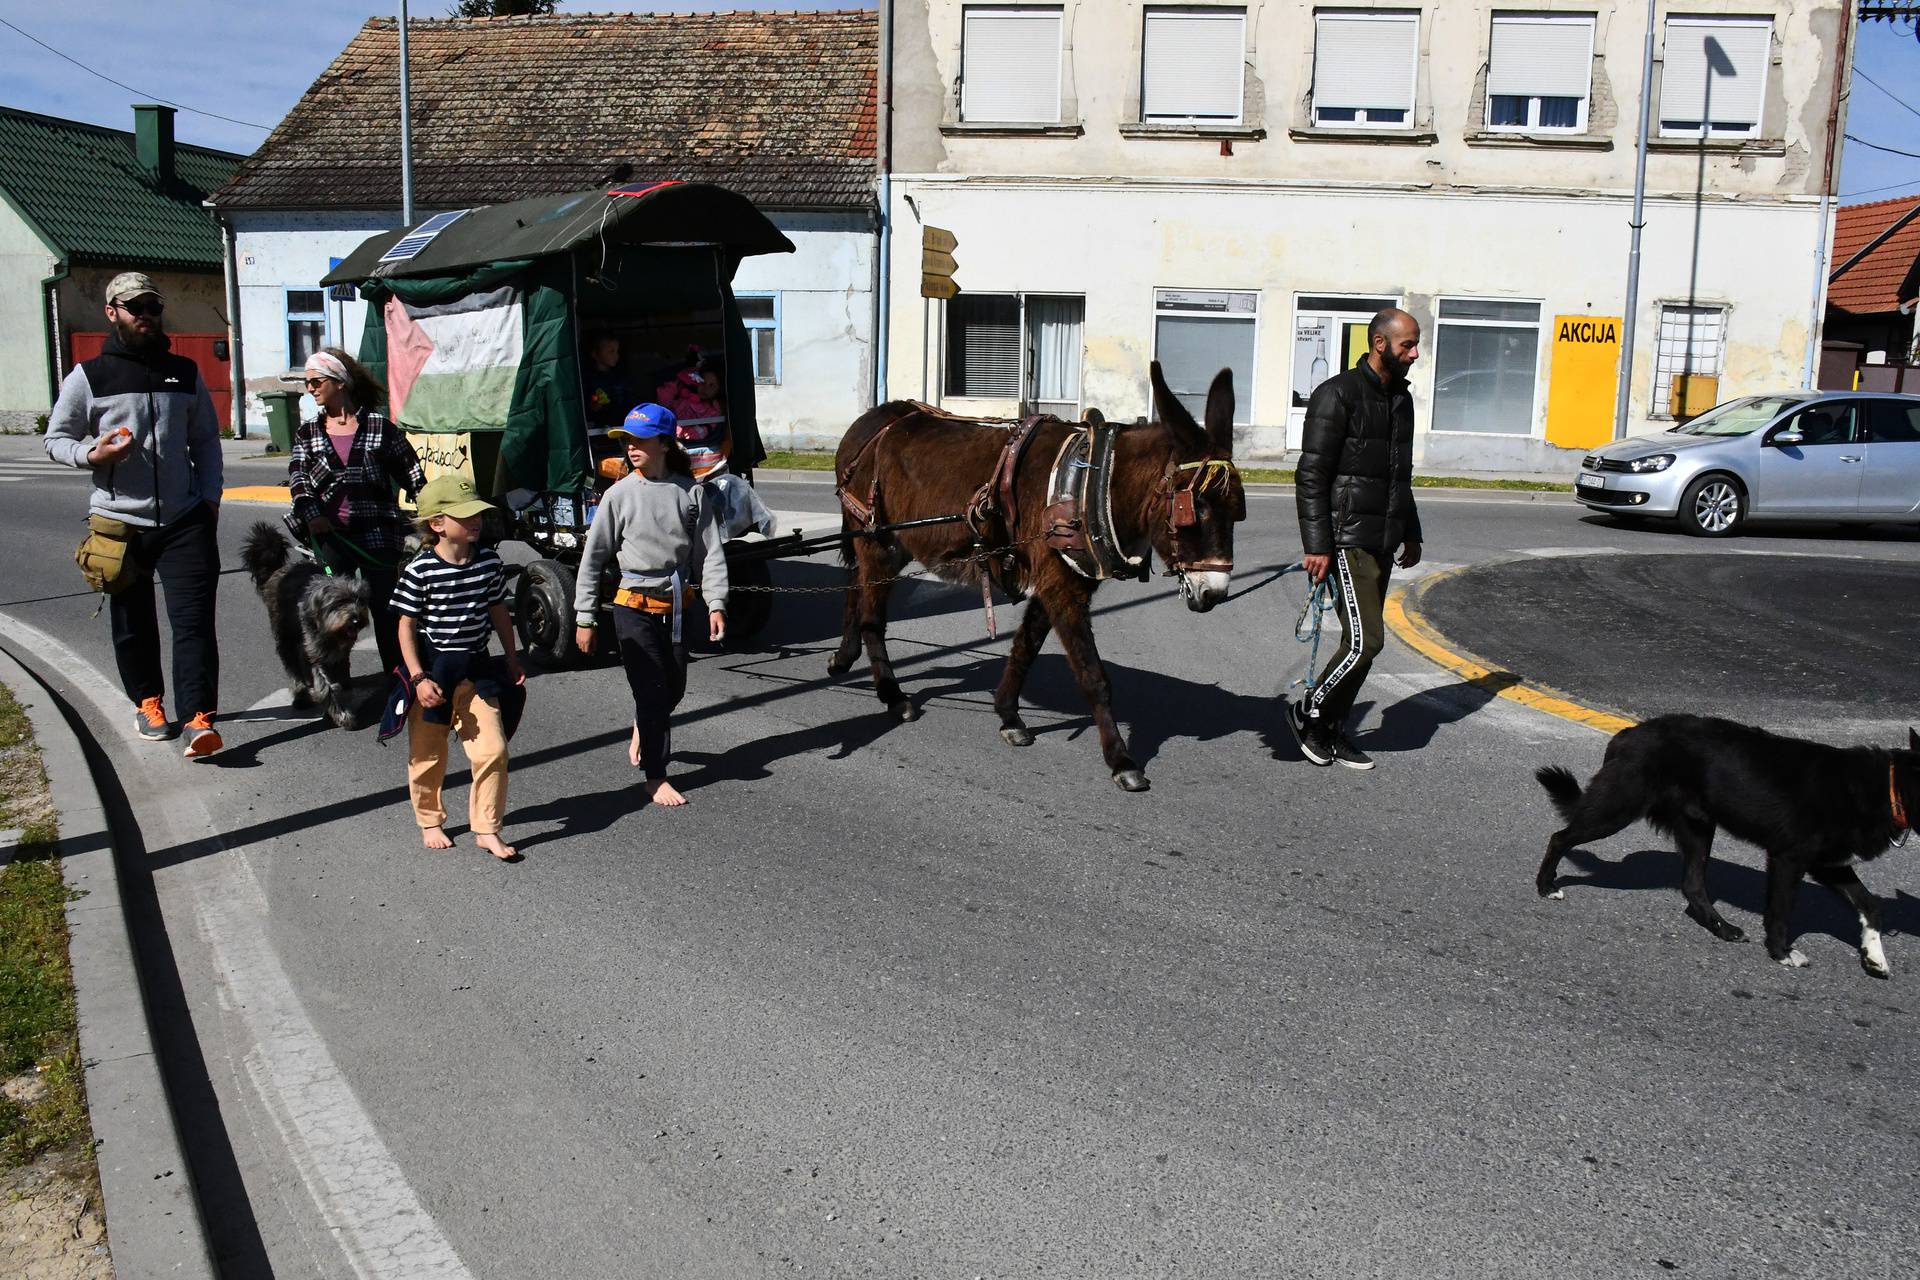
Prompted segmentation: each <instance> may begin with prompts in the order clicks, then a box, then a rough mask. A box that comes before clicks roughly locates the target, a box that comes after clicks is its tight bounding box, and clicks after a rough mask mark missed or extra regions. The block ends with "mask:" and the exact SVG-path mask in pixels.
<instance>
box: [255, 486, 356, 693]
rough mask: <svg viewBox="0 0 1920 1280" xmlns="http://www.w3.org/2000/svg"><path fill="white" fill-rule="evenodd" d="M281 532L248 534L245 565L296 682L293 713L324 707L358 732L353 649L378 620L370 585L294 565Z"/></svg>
mask: <svg viewBox="0 0 1920 1280" xmlns="http://www.w3.org/2000/svg"><path fill="white" fill-rule="evenodd" d="M291 551H292V547H291V546H290V545H289V544H288V542H287V540H286V538H285V537H283V536H282V535H281V533H280V531H279V530H278V529H276V528H274V527H273V526H272V525H270V524H268V523H267V522H266V521H264V520H262V521H260V522H258V523H256V524H255V525H254V526H253V528H251V529H249V530H248V531H247V538H246V541H245V542H244V543H243V544H242V545H241V549H240V558H241V559H242V560H243V561H244V562H245V563H246V566H247V572H248V573H249V574H251V575H252V577H253V585H254V586H255V587H256V588H258V589H259V592H260V598H261V599H262V600H264V601H266V605H267V625H268V626H269V627H270V628H272V630H273V646H274V648H275V649H276V650H278V651H279V654H280V663H281V665H282V666H284V667H285V668H286V669H287V677H288V678H289V679H290V680H292V681H293V705H294V706H296V707H305V706H311V705H312V704H314V703H316V702H317V703H319V704H320V706H321V707H322V708H323V709H324V710H325V711H326V713H327V718H328V719H329V720H331V721H333V722H334V723H335V724H337V725H339V726H340V727H341V728H342V729H357V728H359V727H360V724H361V721H360V717H358V716H357V715H355V714H354V713H353V711H352V709H351V708H349V707H348V706H347V705H346V702H345V696H346V693H347V684H348V681H349V679H350V678H351V673H350V670H349V667H350V664H351V662H352V657H353V646H354V644H355V642H357V641H358V640H359V639H360V632H361V631H362V630H363V629H364V628H365V627H366V626H367V625H368V623H369V622H370V621H371V620H372V618H371V615H370V614H369V613H368V612H367V584H366V583H365V582H362V581H361V580H360V579H359V578H347V577H333V576H330V575H329V574H328V573H327V571H326V570H325V569H322V568H321V567H320V566H319V565H318V564H316V563H314V562H313V561H312V560H310V559H306V558H304V557H303V558H301V559H297V560H296V559H294V558H293V557H292V555H291V554H290V553H291Z"/></svg>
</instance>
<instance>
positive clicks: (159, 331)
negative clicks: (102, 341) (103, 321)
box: [109, 317, 166, 351]
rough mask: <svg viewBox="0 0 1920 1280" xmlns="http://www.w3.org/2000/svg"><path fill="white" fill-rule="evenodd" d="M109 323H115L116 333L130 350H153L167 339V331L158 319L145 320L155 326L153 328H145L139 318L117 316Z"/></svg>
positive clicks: (114, 330)
mask: <svg viewBox="0 0 1920 1280" xmlns="http://www.w3.org/2000/svg"><path fill="white" fill-rule="evenodd" d="M109 323H111V324H112V325H113V332H114V334H115V335H116V336H117V337H118V338H119V339H120V341H121V343H122V345H124V346H125V347H126V348H127V350H129V351H152V350H154V349H156V348H158V347H160V346H161V345H162V344H163V343H165V341H166V331H165V330H164V329H163V328H162V327H161V325H160V321H158V320H153V319H150V320H147V321H145V323H146V324H150V325H152V326H153V327H152V328H151V329H143V328H142V327H141V325H142V322H141V321H138V320H121V319H119V318H117V317H116V318H115V319H113V320H111V321H109Z"/></svg>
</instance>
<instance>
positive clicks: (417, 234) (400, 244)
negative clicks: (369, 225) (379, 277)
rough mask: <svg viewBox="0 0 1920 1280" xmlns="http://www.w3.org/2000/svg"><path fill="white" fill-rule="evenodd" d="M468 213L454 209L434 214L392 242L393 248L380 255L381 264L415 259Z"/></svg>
mask: <svg viewBox="0 0 1920 1280" xmlns="http://www.w3.org/2000/svg"><path fill="white" fill-rule="evenodd" d="M468 212H470V210H467V209H455V210H454V211H453V212H452V213H436V214H434V215H433V216H432V217H431V218H428V219H427V220H426V221H425V222H423V223H421V224H420V225H419V226H417V227H415V228H414V229H413V230H411V231H409V232H407V234H405V235H404V236H401V237H400V238H399V239H398V240H396V241H395V242H394V245H393V248H391V249H389V250H387V251H386V252H385V253H383V254H381V255H380V261H382V262H405V261H407V260H408V259H409V258H413V257H417V256H418V255H419V253H420V251H421V250H422V249H424V248H426V247H427V246H428V245H430V244H432V243H433V238H434V237H435V236H437V235H439V234H440V233H441V232H442V231H445V230H446V229H447V228H448V227H450V226H452V225H453V224H454V221H455V220H456V219H458V218H460V217H462V216H463V215H465V214H467V213H468Z"/></svg>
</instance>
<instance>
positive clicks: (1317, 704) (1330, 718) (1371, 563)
mask: <svg viewBox="0 0 1920 1280" xmlns="http://www.w3.org/2000/svg"><path fill="white" fill-rule="evenodd" d="M1392 576H1393V557H1392V556H1391V555H1389V554H1388V553H1386V552H1381V551H1363V550H1360V549H1358V548H1355V547H1342V548H1340V549H1339V550H1338V551H1336V552H1334V555H1333V567H1332V568H1331V569H1330V570H1328V572H1327V578H1328V579H1329V580H1330V581H1331V582H1332V583H1333V596H1334V602H1335V605H1336V607H1337V609H1338V612H1339V614H1340V630H1341V633H1342V643H1341V645H1340V652H1338V653H1336V654H1334V655H1333V661H1331V662H1329V663H1328V664H1327V668H1326V670H1324V671H1322V672H1321V673H1320V682H1319V683H1318V684H1316V685H1314V687H1313V694H1312V696H1311V697H1309V698H1308V699H1307V714H1308V715H1309V716H1311V717H1314V718H1315V719H1317V720H1318V721H1319V723H1320V724H1321V725H1323V726H1325V727H1326V728H1328V729H1332V730H1338V729H1339V728H1340V727H1341V726H1342V725H1344V724H1345V723H1346V720H1347V714H1348V713H1349V712H1351V711H1352V710H1353V700H1354V699H1355V698H1356V697H1358V696H1359V694H1360V686H1361V685H1362V684H1364V683H1366V679H1367V672H1368V671H1370V670H1372V668H1373V660H1374V659H1375V658H1376V657H1378V656H1379V654H1380V650H1381V647H1382V646H1384V645H1385V644H1386V642H1387V634H1386V627H1385V624H1384V623H1383V622H1382V620H1381V616H1380V614H1381V609H1382V606H1384V605H1385V604H1386V599H1387V582H1388V580H1389V579H1390V578H1391V577H1392Z"/></svg>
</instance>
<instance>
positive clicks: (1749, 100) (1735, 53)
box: [1660, 18, 1773, 125]
mask: <svg viewBox="0 0 1920 1280" xmlns="http://www.w3.org/2000/svg"><path fill="white" fill-rule="evenodd" d="M1709 41H1711V42H1712V43H1711V45H1709ZM1772 42H1773V24H1772V23H1770V22H1727V21H1713V20H1711V19H1704V18H1702V19H1694V18H1687V19H1680V18H1673V19H1669V20H1668V22H1667V43H1666V52H1665V53H1664V54H1663V55H1662V59H1663V60H1662V62H1661V69H1660V119H1661V120H1663V121H1679V122H1692V121H1698V120H1707V119H1711V120H1712V121H1713V123H1715V124H1732V125H1742V124H1744V125H1757V124H1759V123H1760V102H1761V94H1762V93H1763V91H1764V90H1765V89H1766V84H1767V58H1768V55H1769V54H1770V53H1771V46H1772ZM1709 68H1711V72H1712V79H1713V87H1712V93H1711V95H1709V93H1708V89H1707V79H1708V73H1709ZM1709 111H1711V112H1712V115H1711V117H1709V115H1708V112H1709Z"/></svg>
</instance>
